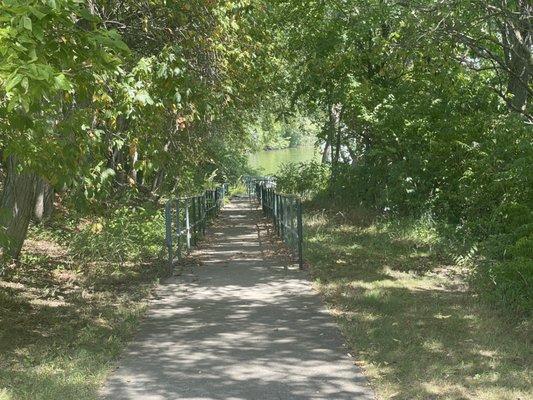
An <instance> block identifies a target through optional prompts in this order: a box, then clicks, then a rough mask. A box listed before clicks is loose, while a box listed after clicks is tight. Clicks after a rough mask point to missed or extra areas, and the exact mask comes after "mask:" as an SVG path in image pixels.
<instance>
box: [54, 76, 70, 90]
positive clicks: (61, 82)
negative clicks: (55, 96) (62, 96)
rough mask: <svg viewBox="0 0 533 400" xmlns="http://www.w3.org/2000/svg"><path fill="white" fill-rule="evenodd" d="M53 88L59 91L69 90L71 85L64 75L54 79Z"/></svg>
mask: <svg viewBox="0 0 533 400" xmlns="http://www.w3.org/2000/svg"><path fill="white" fill-rule="evenodd" d="M54 83H55V87H56V88H57V89H60V90H70V89H71V87H72V85H71V84H70V81H69V80H68V78H67V77H66V76H65V75H64V74H59V75H57V76H55V77H54Z"/></svg>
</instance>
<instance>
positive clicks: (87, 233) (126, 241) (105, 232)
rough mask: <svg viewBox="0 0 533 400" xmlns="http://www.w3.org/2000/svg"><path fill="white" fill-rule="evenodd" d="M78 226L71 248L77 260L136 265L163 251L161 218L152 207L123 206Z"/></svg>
mask: <svg viewBox="0 0 533 400" xmlns="http://www.w3.org/2000/svg"><path fill="white" fill-rule="evenodd" d="M79 225H80V226H79V227H78V229H79V232H78V233H77V234H75V235H72V237H71V238H70V247H71V249H72V253H73V254H74V256H75V257H77V258H79V259H80V260H91V261H94V260H103V261H108V262H118V263H123V262H125V261H139V260H142V259H145V258H148V257H155V256H157V255H158V254H159V253H160V252H161V249H162V248H163V240H164V232H165V228H164V226H165V223H164V216H163V213H162V212H161V210H160V209H158V208H157V207H155V206H154V205H152V204H147V205H143V206H126V205H122V206H119V207H118V208H115V209H112V210H109V211H106V212H105V213H104V215H102V216H99V217H96V218H94V219H90V220H85V221H83V222H81V223H80V224H79Z"/></svg>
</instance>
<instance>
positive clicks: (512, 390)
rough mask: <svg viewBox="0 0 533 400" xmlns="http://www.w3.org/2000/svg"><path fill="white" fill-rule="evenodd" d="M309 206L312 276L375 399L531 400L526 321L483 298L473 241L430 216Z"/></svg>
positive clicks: (308, 253) (307, 227)
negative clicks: (380, 215)
mask: <svg viewBox="0 0 533 400" xmlns="http://www.w3.org/2000/svg"><path fill="white" fill-rule="evenodd" d="M306 206H307V207H306V210H307V211H306V213H305V217H304V218H305V232H306V236H307V237H306V244H305V245H306V258H307V260H308V261H309V263H310V264H311V266H312V274H313V276H314V279H315V282H316V284H317V287H318V288H319V290H320V291H321V293H322V294H323V296H324V298H325V301H326V302H327V303H328V305H329V306H330V308H331V310H332V311H333V313H334V314H335V315H336V317H337V318H338V321H339V323H340V325H341V327H342V331H343V333H344V335H345V337H346V340H347V342H348V343H349V345H350V347H351V348H352V351H353V353H354V354H355V357H356V359H357V360H358V362H359V363H360V364H361V366H362V367H363V368H364V370H365V372H366V374H367V376H368V377H369V379H370V382H371V384H372V386H373V387H374V388H375V390H376V392H377V393H378V396H379V398H382V399H405V400H413V399H484V400H495V399H502V400H503V399H516V400H517V399H526V398H531V397H533V390H532V389H531V388H532V379H531V378H532V374H531V370H530V367H531V365H532V363H533V357H532V353H531V342H530V340H531V333H532V330H531V322H530V320H528V319H527V318H526V319H524V318H517V317H516V315H515V314H513V313H503V312H502V311H501V308H494V307H493V303H489V302H487V301H485V297H484V296H480V294H479V290H480V288H479V287H478V286H476V285H473V284H472V283H473V280H475V279H476V278H475V276H473V275H472V274H473V273H472V272H471V271H473V270H475V269H473V268H472V266H471V265H470V264H471V263H472V262H474V261H473V260H472V259H471V258H470V257H468V254H469V253H468V251H465V250H466V249H468V248H469V247H470V246H471V244H470V243H467V242H465V241H460V240H457V239H450V237H451V236H450V235H448V234H447V233H446V232H445V230H446V228H445V227H439V226H438V225H437V224H436V223H434V222H433V221H431V219H429V218H422V219H408V218H403V219H398V218H392V217H391V218H389V219H388V220H381V221H379V220H378V221H377V220H375V219H374V218H372V215H370V214H368V213H365V212H364V211H360V210H353V209H352V211H349V212H345V211H342V210H340V209H339V210H333V209H332V208H331V207H329V208H327V209H324V208H323V207H319V206H318V205H317V204H307V205H306ZM458 254H463V256H459V255H458ZM464 254H466V256H465V255H464ZM473 288H475V289H473Z"/></svg>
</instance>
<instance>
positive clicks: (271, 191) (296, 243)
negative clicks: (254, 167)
mask: <svg viewBox="0 0 533 400" xmlns="http://www.w3.org/2000/svg"><path fill="white" fill-rule="evenodd" d="M249 186H253V187H252V188H249V194H250V195H251V197H253V196H252V194H253V195H254V196H255V198H256V199H257V201H258V202H259V203H260V204H261V208H262V209H263V213H264V214H265V215H266V216H267V217H269V218H270V219H271V220H272V223H273V224H274V229H275V231H276V233H277V234H278V236H279V237H280V238H281V239H282V240H283V242H285V243H286V244H287V245H288V246H289V247H290V248H291V249H292V250H293V252H294V254H295V255H296V256H297V257H298V265H299V267H300V269H303V224H302V201H301V199H300V198H299V197H297V196H290V195H285V194H280V193H277V192H276V189H275V183H274V181H273V180H271V179H263V178H259V179H256V180H252V181H251V184H250V185H249Z"/></svg>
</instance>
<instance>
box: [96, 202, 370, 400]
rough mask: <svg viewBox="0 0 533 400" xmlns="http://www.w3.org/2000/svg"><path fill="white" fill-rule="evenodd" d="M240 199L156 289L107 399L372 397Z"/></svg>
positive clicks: (313, 298) (300, 277)
mask: <svg viewBox="0 0 533 400" xmlns="http://www.w3.org/2000/svg"><path fill="white" fill-rule="evenodd" d="M259 218H260V213H259V211H257V210H252V209H250V206H249V204H248V203H247V202H246V201H242V200H239V201H234V202H232V203H231V204H230V205H229V206H227V207H226V208H224V210H223V211H222V215H221V219H220V220H219V222H218V224H217V226H216V227H215V228H214V229H213V230H211V232H212V234H211V235H210V239H209V241H208V242H207V243H206V244H205V245H204V248H203V249H200V250H198V251H196V252H195V253H194V255H193V256H194V257H196V259H197V261H198V263H199V265H198V266H196V267H187V268H185V269H184V271H183V273H182V274H181V275H180V276H176V277H174V278H172V279H171V280H170V281H169V282H167V283H166V284H164V285H162V286H161V288H160V291H159V292H158V298H157V299H156V300H155V301H154V302H153V304H152V305H151V308H150V311H149V315H148V318H147V319H146V321H145V322H144V323H143V324H142V326H141V331H140V333H139V335H138V336H137V337H136V340H135V341H134V342H133V343H132V344H131V346H130V347H129V350H128V351H127V352H126V354H125V357H124V359H123V361H122V362H121V363H120V367H119V368H118V370H117V371H116V373H115V374H113V375H112V376H111V377H110V379H109V381H108V383H107V385H106V387H105V388H104V390H103V393H102V394H103V397H105V398H108V399H117V400H119V399H176V398H180V399H217V400H230V399H231V400H237V399H250V400H252V399H294V400H296V399H338V400H342V399H345V400H348V399H349V400H357V399H371V398H373V397H372V395H371V391H370V389H369V388H368V387H367V385H366V382H365V379H364V377H363V376H362V375H361V373H360V371H359V369H358V368H357V367H356V366H355V365H354V364H353V360H352V359H351V357H350V356H349V355H348V354H347V352H346V350H345V349H344V347H343V341H342V339H341V337H340V334H339V332H338V330H337V328H336V326H335V324H334V323H333V322H332V320H331V317H330V316H329V315H328V313H327V312H326V311H325V310H324V309H323V307H322V305H321V301H320V299H319V298H318V296H317V295H316V294H315V293H314V292H313V290H312V289H311V288H310V284H309V282H308V281H307V280H306V279H305V274H304V273H302V272H299V271H298V270H297V269H295V267H294V266H292V265H286V263H285V262H283V261H282V259H281V258H279V257H273V256H272V254H271V251H270V250H271V249H270V247H269V246H268V244H267V243H266V242H265V240H266V239H265V238H264V237H262V236H261V235H259V236H258V225H257V223H258V222H259Z"/></svg>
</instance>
